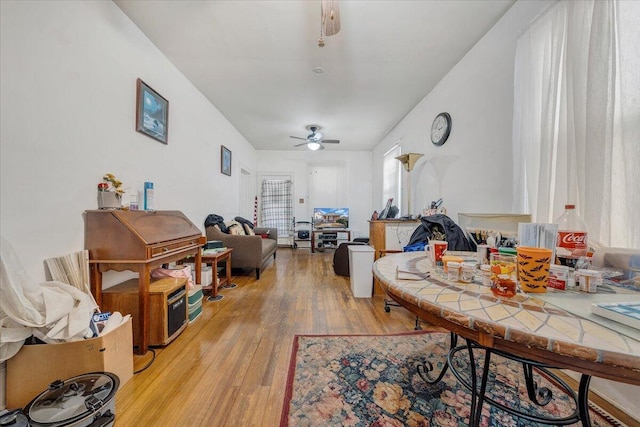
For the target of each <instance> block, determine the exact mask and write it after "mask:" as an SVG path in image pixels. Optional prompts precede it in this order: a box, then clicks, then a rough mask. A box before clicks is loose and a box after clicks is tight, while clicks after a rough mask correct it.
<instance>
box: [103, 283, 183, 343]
mask: <svg viewBox="0 0 640 427" xmlns="http://www.w3.org/2000/svg"><path fill="white" fill-rule="evenodd" d="M181 291H184V292H181ZM170 306H171V312H170V310H169V307H170ZM102 309H103V310H106V311H111V312H114V311H119V312H120V313H122V315H126V314H131V316H132V317H133V318H134V319H136V318H137V317H138V313H139V299H138V279H131V280H127V281H126V282H122V283H120V284H119V285H116V286H113V287H111V288H107V289H103V290H102ZM183 311H184V313H183ZM176 316H177V317H176ZM181 321H184V322H182V324H180V322H181ZM188 324H189V318H188V308H187V279H186V278H184V277H180V278H174V277H168V278H163V279H158V280H155V281H152V282H151V284H150V285H149V326H150V330H149V345H160V346H163V345H167V344H169V343H170V342H171V341H173V340H174V339H175V338H176V337H177V336H178V335H180V333H181V332H182V331H183V330H184V329H185V328H186V327H187V325H188ZM135 325H136V324H135V323H134V326H135ZM136 329H137V328H136V327H134V328H133V341H134V343H136V344H137V342H136V341H138V340H139V339H140V332H139V331H137V330H136Z"/></svg>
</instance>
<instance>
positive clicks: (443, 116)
mask: <svg viewBox="0 0 640 427" xmlns="http://www.w3.org/2000/svg"><path fill="white" fill-rule="evenodd" d="M450 133H451V116H450V115H449V113H440V114H438V115H437V116H436V118H435V119H434V120H433V124H432V125H431V142H433V145H442V144H444V143H445V142H446V140H447V138H449V134H450Z"/></svg>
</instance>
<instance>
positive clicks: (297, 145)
mask: <svg viewBox="0 0 640 427" xmlns="http://www.w3.org/2000/svg"><path fill="white" fill-rule="evenodd" d="M303 145H307V143H306V142H303V143H302V144H296V145H294V147H301V146H303Z"/></svg>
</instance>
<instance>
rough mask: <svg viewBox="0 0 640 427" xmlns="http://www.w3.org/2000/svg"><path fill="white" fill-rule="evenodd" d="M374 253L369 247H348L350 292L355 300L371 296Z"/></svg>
mask: <svg viewBox="0 0 640 427" xmlns="http://www.w3.org/2000/svg"><path fill="white" fill-rule="evenodd" d="M374 253H375V250H374V249H373V248H372V247H371V246H369V245H349V274H350V276H351V292H352V293H353V296H354V297H356V298H371V296H372V295H373V271H372V268H373V255H374Z"/></svg>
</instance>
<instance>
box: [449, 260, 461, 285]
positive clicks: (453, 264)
mask: <svg viewBox="0 0 640 427" xmlns="http://www.w3.org/2000/svg"><path fill="white" fill-rule="evenodd" d="M447 280H449V281H451V282H457V281H458V280H460V263H459V262H457V261H449V262H448V263H447Z"/></svg>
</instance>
